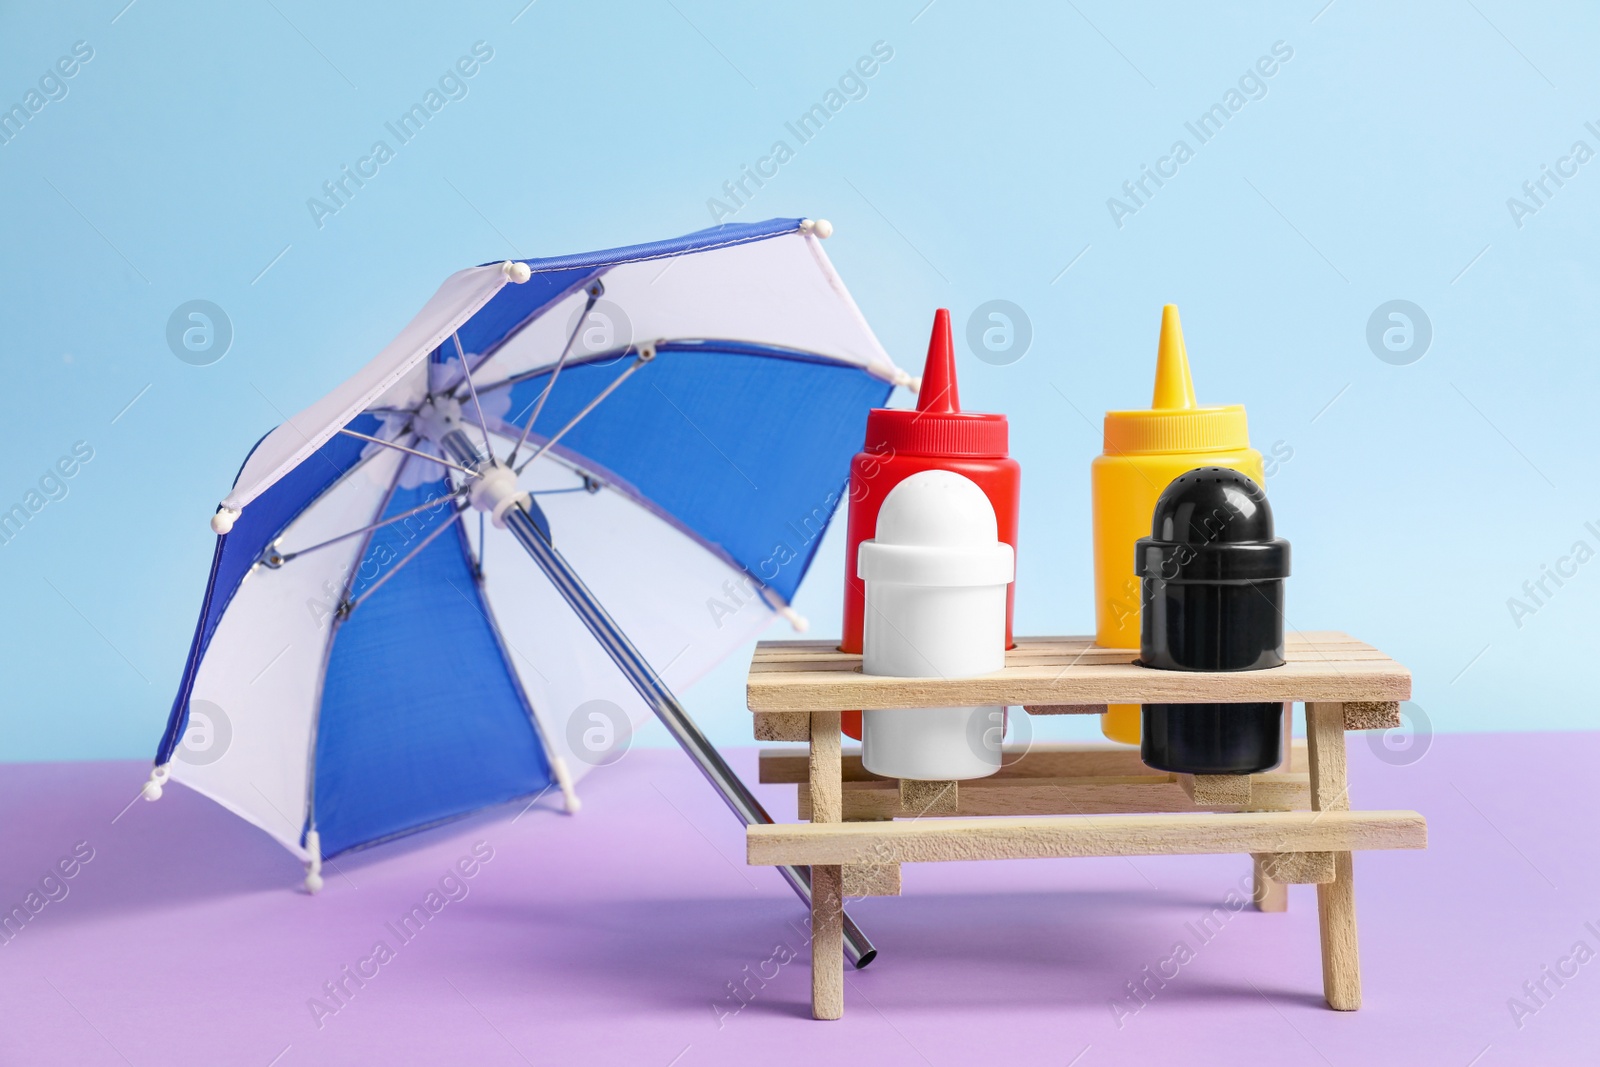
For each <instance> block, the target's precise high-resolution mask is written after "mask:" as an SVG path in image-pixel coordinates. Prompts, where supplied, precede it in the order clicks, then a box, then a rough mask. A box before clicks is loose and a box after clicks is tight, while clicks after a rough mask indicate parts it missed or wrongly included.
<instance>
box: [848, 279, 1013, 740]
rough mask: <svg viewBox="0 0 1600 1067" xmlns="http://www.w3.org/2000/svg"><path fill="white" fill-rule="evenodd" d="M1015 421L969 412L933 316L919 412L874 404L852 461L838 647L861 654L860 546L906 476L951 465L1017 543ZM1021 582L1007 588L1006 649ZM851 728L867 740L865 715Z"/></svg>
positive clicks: (1003, 536) (941, 319)
mask: <svg viewBox="0 0 1600 1067" xmlns="http://www.w3.org/2000/svg"><path fill="white" fill-rule="evenodd" d="M1009 445H1010V425H1009V424H1008V423H1007V422H1006V417H1005V416H1004V415H985V414H980V413H978V412H975V411H962V410H961V398H960V395H959V394H958V393H957V392H956V358H955V349H954V347H953V346H952V344H951V342H950V312H949V310H948V309H946V308H940V309H939V310H938V311H936V312H935V313H934V316H933V336H932V337H930V338H929V339H928V360H927V363H926V364H924V366H923V368H922V385H921V388H920V389H919V390H918V391H917V406H916V409H915V410H911V409H906V408H873V409H872V411H870V412H869V413H868V414H867V440H866V444H865V445H864V446H863V447H862V449H861V451H860V452H857V453H856V456H855V459H853V460H852V461H851V463H850V514H849V518H848V519H847V521H846V525H845V538H846V542H845V550H844V559H845V566H844V638H843V640H841V641H840V642H839V651H841V652H857V653H859V652H860V651H861V613H862V610H863V608H864V607H865V604H866V588H865V586H863V584H862V582H861V579H860V578H857V577H856V546H858V545H859V544H861V542H862V541H868V540H871V539H872V538H873V537H874V536H876V534H877V530H878V509H879V508H880V507H881V506H882V505H883V499H884V497H886V496H888V495H889V490H891V489H893V488H894V487H895V486H896V485H897V484H899V482H900V481H901V479H903V478H909V477H910V476H911V475H913V474H916V473H918V472H920V471H925V470H947V471H954V472H955V473H957V474H962V475H965V476H966V477H968V478H971V479H972V480H973V481H974V482H976V483H977V484H978V488H980V489H982V490H983V492H984V495H986V496H987V497H988V498H989V503H991V504H993V505H994V515H995V518H996V519H997V520H998V522H999V526H1000V530H999V532H1000V540H1002V541H1004V542H1005V543H1006V544H1008V545H1010V546H1011V547H1012V549H1013V550H1015V549H1016V547H1017V513H1018V499H1019V497H1020V496H1021V493H1022V465H1021V464H1019V463H1018V462H1017V461H1016V460H1014V459H1012V458H1011V456H1010V455H1009V454H1008V452H1007V449H1008V448H1009ZM1015 592H1016V583H1015V582H1013V583H1012V584H1011V585H1010V586H1008V587H1007V588H1006V647H1007V648H1011V647H1013V646H1014V645H1015V642H1014V641H1013V640H1012V639H1011V611H1012V602H1013V599H1014V594H1015ZM844 732H845V733H847V734H849V735H850V736H851V737H853V738H856V739H857V740H860V738H861V712H859V711H846V712H845V713H844Z"/></svg>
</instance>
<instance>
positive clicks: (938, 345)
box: [917, 308, 961, 413]
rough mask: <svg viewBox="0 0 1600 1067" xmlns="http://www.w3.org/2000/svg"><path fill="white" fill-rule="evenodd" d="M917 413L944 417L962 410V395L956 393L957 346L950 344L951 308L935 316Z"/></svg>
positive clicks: (918, 398) (918, 392)
mask: <svg viewBox="0 0 1600 1067" xmlns="http://www.w3.org/2000/svg"><path fill="white" fill-rule="evenodd" d="M917 410H918V411H937V412H941V413H945V412H955V411H960V410H961V394H960V392H958V391H957V389H956V353H955V346H954V345H953V344H951V342H950V309H949V308H940V309H939V310H938V311H935V312H934V313H933V335H932V336H931V337H929V338H928V358H927V361H926V362H924V363H923V364H922V388H921V389H919V390H918V391H917Z"/></svg>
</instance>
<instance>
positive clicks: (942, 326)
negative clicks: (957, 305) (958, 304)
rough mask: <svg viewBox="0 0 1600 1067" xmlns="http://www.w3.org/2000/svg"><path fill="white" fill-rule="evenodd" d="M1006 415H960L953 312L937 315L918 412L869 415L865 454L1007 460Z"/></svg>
mask: <svg viewBox="0 0 1600 1067" xmlns="http://www.w3.org/2000/svg"><path fill="white" fill-rule="evenodd" d="M1010 437H1011V432H1010V426H1009V424H1008V423H1007V422H1006V417H1005V416H1004V415H986V414H982V413H980V412H975V411H962V410H961V394H960V392H959V391H958V390H957V388H956V353H955V345H954V344H953V343H952V342H951V338H950V312H949V310H948V309H946V308H940V309H939V310H938V311H936V312H934V316H933V335H932V336H931V337H929V338H928V359H927V362H926V363H924V364H923V367H922V386H921V388H920V389H919V390H918V391H917V406H916V408H915V410H909V409H906V408H873V409H872V410H871V411H870V412H868V413H867V441H866V451H868V452H874V453H879V454H882V453H890V454H895V453H904V454H907V455H917V456H947V457H950V458H952V459H956V458H976V457H994V456H1004V455H1006V454H1007V450H1008V448H1009V447H1010Z"/></svg>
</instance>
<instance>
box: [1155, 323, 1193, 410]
mask: <svg viewBox="0 0 1600 1067" xmlns="http://www.w3.org/2000/svg"><path fill="white" fill-rule="evenodd" d="M1150 406H1151V407H1152V408H1158V409H1167V410H1172V409H1175V408H1176V409H1188V408H1193V407H1197V406H1198V405H1197V404H1196V402H1195V399H1194V379H1193V378H1192V377H1190V375H1189V350H1188V349H1187V348H1186V347H1185V346H1184V343H1183V323H1182V322H1180V321H1179V320H1178V305H1176V304H1166V305H1164V306H1163V307H1162V308H1161V341H1160V342H1159V344H1158V345H1157V346H1156V388H1155V395H1154V397H1153V398H1152V399H1151V401H1150Z"/></svg>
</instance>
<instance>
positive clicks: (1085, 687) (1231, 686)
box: [746, 632, 1411, 711]
mask: <svg viewBox="0 0 1600 1067" xmlns="http://www.w3.org/2000/svg"><path fill="white" fill-rule="evenodd" d="M1285 654H1286V657H1287V659H1288V662H1287V663H1285V664H1284V665H1283V666H1282V667H1277V668H1273V669H1271V670H1265V671H1236V672H1228V673H1197V672H1196V673H1191V672H1186V671H1157V670H1150V669H1148V668H1145V667H1140V666H1137V665H1135V664H1134V662H1133V661H1134V660H1135V659H1136V658H1137V657H1138V652H1137V651H1136V650H1133V649H1112V648H1099V647H1097V646H1096V645H1095V644H1094V639H1093V638H1091V637H1027V638H1019V639H1018V640H1017V647H1016V648H1014V649H1012V650H1011V651H1010V652H1008V653H1007V654H1006V667H1005V669H1004V670H1001V671H997V672H996V673H994V674H988V675H983V676H982V677H978V678H956V679H945V678H890V677H880V676H872V675H864V674H862V673H861V657H860V656H859V655H854V654H850V653H845V652H840V651H838V649H837V647H836V643H835V642H832V641H825V640H824V641H816V640H808V641H763V642H761V643H760V644H759V645H757V646H756V652H755V656H754V658H753V660H752V662H751V665H750V677H749V684H748V687H747V690H746V695H747V701H748V704H749V707H750V710H751V711H832V710H836V709H841V708H906V707H913V708H914V707H944V706H961V707H970V706H976V705H982V704H1007V705H1017V704H1121V703H1129V704H1137V703H1142V702H1146V701H1171V702H1179V703H1182V702H1189V703H1198V702H1206V701H1227V702H1245V701H1265V700H1326V701H1395V700H1407V699H1410V696H1411V673H1410V672H1409V671H1407V670H1406V669H1405V668H1404V667H1402V666H1401V665H1400V664H1398V663H1396V662H1395V661H1394V660H1392V659H1390V658H1389V657H1388V656H1386V655H1384V654H1383V653H1382V652H1380V651H1378V650H1377V649H1375V648H1373V647H1372V646H1371V645H1368V644H1366V643H1364V642H1361V641H1358V640H1356V639H1355V638H1353V637H1350V636H1349V635H1347V634H1342V633H1335V632H1317V633H1303V634H1302V633H1295V634H1290V635H1288V637H1287V639H1286V641H1285Z"/></svg>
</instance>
